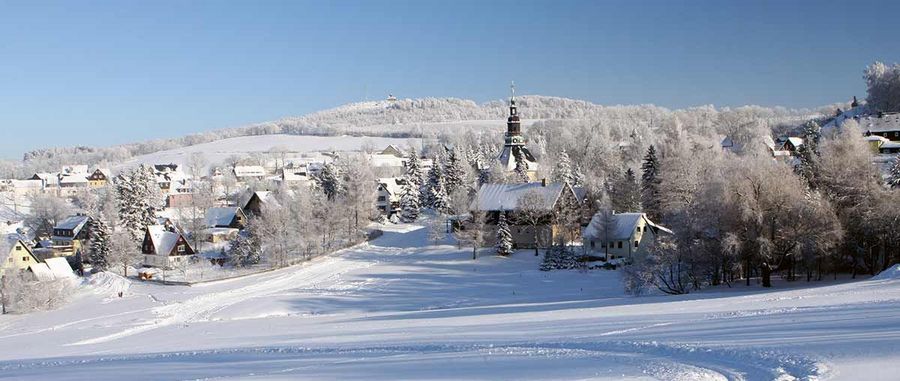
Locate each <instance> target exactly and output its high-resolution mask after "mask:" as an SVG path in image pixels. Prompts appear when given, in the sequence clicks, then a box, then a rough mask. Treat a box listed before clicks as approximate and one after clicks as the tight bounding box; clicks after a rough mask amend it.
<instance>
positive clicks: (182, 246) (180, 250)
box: [178, 199, 371, 253]
mask: <svg viewBox="0 0 900 381" xmlns="http://www.w3.org/2000/svg"><path fill="white" fill-rule="evenodd" d="M370 200H371V199H370ZM184 250H185V248H184V245H178V252H179V253H183V252H184Z"/></svg>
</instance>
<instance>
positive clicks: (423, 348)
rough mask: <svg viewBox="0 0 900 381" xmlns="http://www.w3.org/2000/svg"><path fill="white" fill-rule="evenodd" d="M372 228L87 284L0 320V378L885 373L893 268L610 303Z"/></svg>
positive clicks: (510, 263)
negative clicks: (339, 246) (349, 242)
mask: <svg viewBox="0 0 900 381" xmlns="http://www.w3.org/2000/svg"><path fill="white" fill-rule="evenodd" d="M388 228H389V229H390V230H389V231H387V233H386V234H385V235H384V236H383V237H381V238H379V239H377V240H376V241H373V242H371V243H370V244H366V245H362V246H358V247H355V248H351V249H348V250H345V251H342V252H339V253H337V254H336V255H332V256H328V257H323V258H319V259H317V260H314V261H312V262H310V263H308V264H306V265H303V266H297V267H291V268H287V269H282V270H278V271H274V272H270V273H265V274H258V275H255V276H250V277H246V278H241V279H234V280H228V281H220V282H215V283H209V284H204V285H198V286H194V287H175V286H161V285H157V284H148V283H133V284H131V285H130V287H128V286H127V285H123V284H120V283H121V281H116V282H115V283H117V284H116V285H115V287H110V286H109V284H110V282H111V279H100V280H98V281H96V282H90V281H89V282H88V284H87V285H85V286H83V290H84V291H83V292H82V293H81V296H80V297H79V298H80V299H79V300H76V301H74V302H73V303H70V304H69V305H67V306H66V307H64V308H62V309H60V310H56V311H50V312H43V313H35V314H31V315H27V316H15V315H6V316H0V378H11V379H16V380H44V379H54V380H87V379H90V380H113V379H121V378H122V377H123V375H127V378H128V379H130V380H158V379H176V378H177V379H260V380H281V379H297V378H304V379H366V380H381V379H385V380H386V379H390V380H396V379H601V380H604V379H608V380H623V379H633V380H645V379H660V380H725V379H728V380H775V379H777V380H795V379H803V380H816V379H845V380H851V379H858V378H857V376H858V375H860V374H865V375H866V379H867V380H891V379H896V374H897V372H898V371H900V366H898V364H900V361H898V360H900V357H898V355H897V354H898V353H900V341H898V340H897V332H896V327H897V326H898V324H900V315H898V314H897V311H898V308H900V280H897V279H894V277H885V279H881V280H868V281H856V282H837V283H832V284H831V285H828V286H823V287H814V288H810V284H808V283H805V282H795V283H790V284H779V285H778V287H777V288H775V289H769V290H762V289H760V288H758V286H756V285H754V286H751V287H746V286H743V285H734V287H733V288H725V287H723V288H719V289H710V290H708V291H705V292H702V293H697V294H690V295H682V296H673V297H663V296H646V297H627V296H625V295H623V294H622V291H621V285H620V284H619V279H618V273H617V272H614V271H595V272H578V271H556V272H541V271H538V270H537V267H538V266H537V263H538V260H539V259H538V258H536V257H534V256H532V255H531V254H530V253H529V252H519V253H517V254H515V255H513V256H512V257H510V258H499V257H496V256H492V255H489V254H488V253H484V256H483V257H481V258H479V259H478V260H476V261H472V260H471V257H470V256H471V252H470V251H468V250H465V249H463V250H458V249H456V248H455V247H454V246H429V245H428V243H427V232H426V230H427V229H421V228H418V227H415V226H406V225H400V226H393V227H388ZM419 246H421V247H419ZM485 251H487V250H485ZM814 284H815V285H821V283H814ZM116 290H125V291H126V293H125V297H124V298H117V297H115V296H114V295H113V293H114V292H117V291H116ZM87 306H90V307H87Z"/></svg>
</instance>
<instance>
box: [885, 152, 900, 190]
mask: <svg viewBox="0 0 900 381" xmlns="http://www.w3.org/2000/svg"><path fill="white" fill-rule="evenodd" d="M888 185H890V186H891V188H900V154H897V157H895V158H894V164H893V165H891V172H890V175H889V176H888Z"/></svg>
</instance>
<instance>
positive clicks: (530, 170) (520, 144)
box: [497, 84, 538, 181]
mask: <svg viewBox="0 0 900 381" xmlns="http://www.w3.org/2000/svg"><path fill="white" fill-rule="evenodd" d="M526 143H527V142H526V141H525V137H524V136H522V121H521V120H520V119H519V111H518V108H517V107H516V86H515V84H513V85H510V97H509V117H508V118H507V119H506V137H505V141H504V144H503V150H502V151H500V155H499V156H497V161H499V162H500V166H501V168H503V170H504V171H505V172H507V173H510V172H517V169H516V168H517V167H522V168H521V169H520V170H522V171H524V172H525V173H526V174H527V175H528V180H529V181H535V180H537V168H538V163H537V160H536V159H535V158H534V155H532V154H531V151H529V150H528V147H525V144H526Z"/></svg>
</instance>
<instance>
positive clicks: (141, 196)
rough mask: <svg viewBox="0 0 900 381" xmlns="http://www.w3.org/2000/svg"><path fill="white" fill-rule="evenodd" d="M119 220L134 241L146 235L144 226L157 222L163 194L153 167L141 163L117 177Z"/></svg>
mask: <svg viewBox="0 0 900 381" xmlns="http://www.w3.org/2000/svg"><path fill="white" fill-rule="evenodd" d="M116 195H117V196H118V197H117V198H118V202H119V220H120V222H121V225H122V227H124V228H125V230H126V231H128V233H129V235H130V236H131V238H132V240H133V241H134V242H139V241H141V240H142V239H143V237H144V228H145V227H147V226H148V225H152V224H155V223H156V210H157V209H158V208H159V207H160V206H161V205H160V204H161V201H162V200H161V195H160V191H159V186H158V185H157V184H156V177H155V175H154V174H153V169H152V168H150V167H149V166H145V165H141V166H140V167H139V168H136V169H134V170H132V171H130V172H127V173H123V174H121V175H119V177H118V178H117V179H116Z"/></svg>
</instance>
